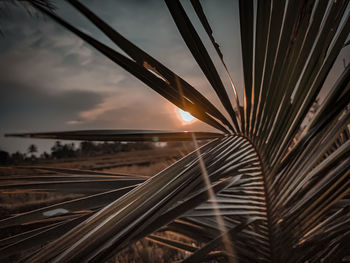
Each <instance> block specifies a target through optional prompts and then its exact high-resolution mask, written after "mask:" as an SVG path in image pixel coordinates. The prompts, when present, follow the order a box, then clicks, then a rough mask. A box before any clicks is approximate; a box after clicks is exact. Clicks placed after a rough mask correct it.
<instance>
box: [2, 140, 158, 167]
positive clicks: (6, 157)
mask: <svg viewBox="0 0 350 263" xmlns="http://www.w3.org/2000/svg"><path fill="white" fill-rule="evenodd" d="M153 147H154V144H153V143H148V142H136V143H123V142H103V143H95V142H90V141H83V142H81V143H80V144H79V145H78V146H77V145H76V144H75V143H67V144H62V143H61V142H60V141H56V142H55V143H54V145H53V146H52V147H51V149H50V150H51V151H50V152H49V153H48V152H47V151H44V152H43V153H41V154H40V155H37V153H38V147H37V146H36V145H35V144H31V145H29V147H28V149H27V152H24V153H22V152H20V151H17V152H15V153H12V154H10V153H8V152H6V151H3V150H1V149H0V165H9V164H19V163H25V162H33V161H37V160H54V159H63V158H76V157H87V156H92V155H104V154H114V153H118V152H129V151H134V150H147V149H152V148H153Z"/></svg>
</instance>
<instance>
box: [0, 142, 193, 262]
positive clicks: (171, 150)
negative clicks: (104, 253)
mask: <svg viewBox="0 0 350 263" xmlns="http://www.w3.org/2000/svg"><path fill="white" fill-rule="evenodd" d="M191 150H193V149H191V148H185V147H166V148H156V149H154V150H142V151H133V152H121V153H117V154H112V155H100V156H91V157H84V158H71V159H61V160H45V161H42V160H39V161H33V162H32V163H30V164H28V163H27V164H24V165H20V166H21V167H16V166H12V167H0V176H4V177H3V179H4V178H5V176H14V175H16V176H18V175H20V176H28V175H31V176H33V175H36V176H38V175H50V174H54V173H50V172H47V171H45V172H44V171H40V170H36V169H29V167H28V166H45V167H55V168H69V169H84V170H93V171H101V172H112V173H123V174H135V175H142V176H147V177H148V176H152V175H154V174H156V173H158V172H159V171H161V170H163V169H164V168H166V167H167V166H169V165H170V164H172V163H174V162H175V161H176V160H178V159H180V158H181V157H183V156H184V155H185V154H187V153H189V152H190V151H191ZM26 167H28V168H26ZM0 178H1V177H0ZM2 182H4V180H2ZM80 196H81V195H79V194H63V193H52V192H51V193H47V192H40V191H38V192H35V191H30V192H26V191H20V190H10V191H9V190H5V191H4V190H3V191H2V192H1V195H0V218H5V217H9V216H11V215H15V214H18V213H23V212H26V211H30V210H33V209H36V208H39V207H43V206H47V205H50V204H54V203H57V202H62V201H65V200H70V199H74V198H77V197H80ZM18 231H19V230H18ZM16 232H17V230H13V233H9V232H8V231H6V232H4V231H3V232H1V233H0V239H1V238H4V237H6V236H10V235H13V234H15V233H16ZM161 235H165V236H166V237H167V238H170V239H174V240H179V241H180V240H181V238H179V237H178V236H173V235H172V234H171V233H166V234H164V233H162V234H161ZM181 241H184V240H181ZM184 257H185V253H184V252H179V251H176V250H174V249H171V248H166V247H164V246H162V245H158V244H155V243H153V242H151V241H149V240H147V239H142V240H140V241H138V242H137V243H135V244H133V245H132V246H130V247H128V248H126V249H124V250H123V251H121V252H120V253H118V255H116V256H115V257H114V258H113V259H112V260H111V261H109V262H110V263H112V262H119V263H126V262H135V263H142V262H154V263H164V262H175V261H178V260H181V259H183V258H184Z"/></svg>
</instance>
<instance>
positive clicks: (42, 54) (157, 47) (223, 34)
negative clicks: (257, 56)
mask: <svg viewBox="0 0 350 263" xmlns="http://www.w3.org/2000/svg"><path fill="white" fill-rule="evenodd" d="M83 2H84V4H86V6H87V7H89V8H90V9H91V10H93V11H94V12H95V13H96V14H97V15H99V16H100V17H101V18H103V19H104V20H105V21H106V22H107V23H109V24H110V25H111V26H112V27H113V28H115V29H116V30H117V31H118V32H119V33H121V34H122V35H123V36H124V37H126V38H127V39H129V40H130V41H132V42H133V43H134V44H136V45H137V46H139V47H141V48H142V49H143V50H144V51H146V52H148V53H149V54H150V55H152V56H153V57H155V58H156V59H158V60H159V61H161V62H162V63H163V64H164V65H166V66H167V67H169V68H170V69H171V70H173V71H174V72H176V73H177V74H178V75H180V76H181V77H183V78H184V79H185V80H187V81H188V82H189V83H190V84H192V85H193V86H194V87H195V88H197V89H198V90H199V91H200V92H201V93H202V94H203V95H205V96H206V97H207V98H209V99H210V100H211V101H213V103H214V104H215V105H216V106H217V107H218V108H219V109H221V110H222V109H223V107H222V106H221V104H220V103H219V100H218V99H217V97H216V95H215V94H214V92H213V90H212V88H211V87H210V85H209V83H208V81H207V80H206V78H205V77H204V75H203V74H202V72H201V70H200V68H199V67H198V65H197V64H196V62H195V60H194V59H193V57H192V55H191V53H190V52H189V50H188V49H187V47H186V45H185V43H184V41H183V40H182V38H181V36H180V34H179V32H178V30H177V29H176V26H175V24H174V22H173V20H172V18H171V15H170V13H169V11H168V9H167V7H166V5H165V3H164V1H159V0H145V1H137V0H118V1H116V0H104V1H103V4H102V3H101V1H98V0H85V1H83ZM56 3H57V13H58V14H59V15H60V16H61V17H63V18H64V19H66V20H67V21H69V22H70V23H72V24H73V25H75V26H77V27H79V28H80V29H82V30H83V31H84V32H87V33H89V34H90V35H92V36H94V37H95V38H97V39H98V40H100V41H102V42H104V43H106V44H107V45H109V46H110V47H113V48H115V49H116V50H118V51H120V50H119V48H118V47H116V46H114V44H113V43H111V42H110V41H109V40H108V39H107V38H106V37H105V36H104V35H103V34H102V33H101V32H99V31H98V29H96V28H95V27H94V26H93V25H92V24H91V23H90V22H89V21H88V20H87V19H85V18H84V17H83V16H81V15H80V14H79V13H78V12H77V11H75V10H74V8H72V7H71V6H70V5H69V4H67V3H64V1H56ZM182 3H183V5H184V7H185V10H186V11H187V13H188V15H189V16H190V18H191V20H192V22H193V23H194V25H195V27H196V29H197V30H198V32H199V34H200V36H201V38H202V40H203V42H204V44H205V45H206V47H207V49H208V51H209V53H210V54H211V55H212V58H213V61H214V63H215V65H216V66H217V67H218V69H219V72H220V74H221V75H222V80H223V82H224V84H226V87H227V91H228V94H229V96H230V97H232V98H233V92H232V90H230V88H229V84H228V80H227V78H226V77H225V73H224V71H223V70H222V65H221V64H220V63H219V60H218V58H217V56H216V55H215V53H214V51H213V48H212V46H211V44H210V41H209V38H208V37H207V35H206V34H205V32H204V30H203V28H202V27H201V25H200V23H199V21H198V18H197V17H196V16H195V14H194V10H193V9H192V7H191V6H190V4H189V1H182ZM201 3H202V6H203V8H204V11H205V13H206V15H207V17H208V19H209V22H210V24H211V26H212V29H213V31H214V37H215V38H216V40H217V42H218V43H219V44H220V48H221V50H222V52H223V54H224V58H225V61H226V63H227V66H228V68H229V71H230V73H231V74H232V77H233V79H234V82H235V84H236V86H237V88H238V91H239V93H240V94H241V95H242V94H243V92H242V85H243V73H242V69H241V68H242V62H241V47H240V38H239V34H240V33H239V32H240V31H239V17H238V3H237V1H231V0H227V1H226V0H225V1H224V0H221V1H220V5H219V4H218V2H217V1H210V0H203V1H201ZM8 9H9V13H8V14H6V15H5V16H1V17H0V30H1V31H2V33H3V36H0V90H1V96H0V149H2V150H5V151H8V152H15V151H18V150H19V151H22V152H25V151H26V149H27V148H28V146H29V145H30V144H31V143H35V144H36V145H37V146H38V147H39V151H40V152H42V151H44V150H49V148H50V147H51V146H52V145H53V143H54V141H51V140H31V139H21V138H5V137H4V136H3V135H4V134H5V133H14V132H44V131H67V130H81V129H155V130H179V131H181V130H192V131H215V130H213V128H211V127H209V126H208V125H206V124H204V123H202V122H200V121H193V122H191V123H186V122H183V121H181V120H180V119H179V114H178V113H177V109H176V107H175V106H173V105H172V104H171V103H170V102H168V101H167V100H166V99H164V98H163V97H161V96H160V95H159V94H157V93H156V92H154V91H153V90H152V89H150V88H149V87H147V86H146V85H145V84H143V83H142V82H141V81H139V80H138V79H136V78H135V77H133V76H132V75H131V74H129V73H128V72H126V71H124V70H123V69H122V68H120V67H119V66H118V65H116V64H114V63H113V62H111V61H110V60H109V59H108V58H106V57H104V56H103V55H101V54H100V53H99V52H98V51H96V50H95V49H94V48H92V47H90V46H89V45H88V44H86V43H84V42H83V41H82V40H80V39H79V38H78V37H76V36H75V35H73V34H72V33H70V32H68V31H67V30H65V29H64V28H62V27H61V26H59V25H57V24H55V22H53V21H52V20H50V19H49V18H46V17H43V16H42V15H37V14H36V13H35V12H34V13H33V14H32V15H31V16H30V15H28V14H27V13H26V11H25V10H24V9H23V8H19V7H12V6H9V8H8ZM122 53H123V52H122ZM347 53H349V52H347ZM342 56H343V57H344V56H345V57H346V56H347V55H344V54H343V55H342ZM348 57H349V56H348ZM346 58H347V57H346ZM348 60H349V59H348ZM338 67H341V63H340V62H339V63H338ZM222 112H224V110H222Z"/></svg>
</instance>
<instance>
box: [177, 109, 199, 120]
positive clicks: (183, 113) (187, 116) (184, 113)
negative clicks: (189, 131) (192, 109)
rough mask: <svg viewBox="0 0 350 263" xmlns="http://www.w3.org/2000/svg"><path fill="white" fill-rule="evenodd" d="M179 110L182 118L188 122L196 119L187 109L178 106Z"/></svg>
mask: <svg viewBox="0 0 350 263" xmlns="http://www.w3.org/2000/svg"><path fill="white" fill-rule="evenodd" d="M177 111H178V112H179V116H180V118H181V119H182V120H183V121H184V122H186V123H190V122H192V121H194V120H195V117H193V116H192V115H191V114H189V113H188V112H187V111H183V110H182V109H180V108H177Z"/></svg>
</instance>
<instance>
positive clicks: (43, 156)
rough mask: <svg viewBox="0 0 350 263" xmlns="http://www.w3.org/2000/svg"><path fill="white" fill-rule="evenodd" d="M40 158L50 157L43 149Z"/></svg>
mask: <svg viewBox="0 0 350 263" xmlns="http://www.w3.org/2000/svg"><path fill="white" fill-rule="evenodd" d="M40 158H41V159H45V160H47V159H50V154H48V153H47V152H46V151H45V152H43V153H42V154H41V155H40Z"/></svg>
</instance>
